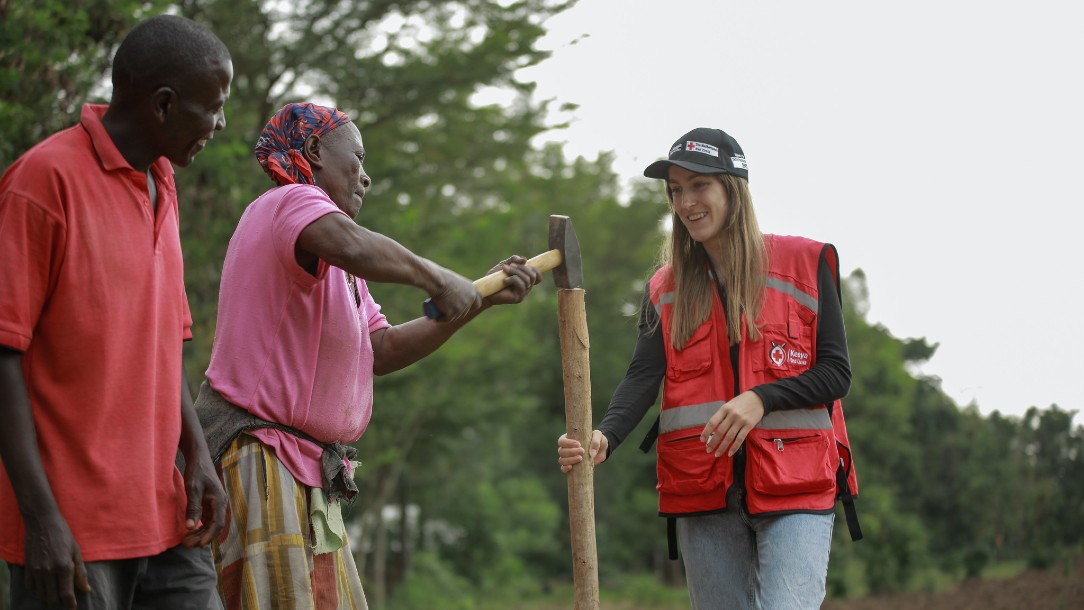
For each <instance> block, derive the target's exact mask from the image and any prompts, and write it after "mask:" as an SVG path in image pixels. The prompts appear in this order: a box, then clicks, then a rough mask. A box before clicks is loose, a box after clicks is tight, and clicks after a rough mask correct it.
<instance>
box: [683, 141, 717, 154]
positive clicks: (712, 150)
mask: <svg viewBox="0 0 1084 610" xmlns="http://www.w3.org/2000/svg"><path fill="white" fill-rule="evenodd" d="M685 150H687V151H689V152H695V153H700V154H702V155H711V156H713V157H718V156H719V147H718V146H712V145H711V144H705V143H703V142H694V141H692V140H689V141H687V142H685Z"/></svg>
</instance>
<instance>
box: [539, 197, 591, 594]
mask: <svg viewBox="0 0 1084 610" xmlns="http://www.w3.org/2000/svg"><path fill="white" fill-rule="evenodd" d="M550 248H551V250H559V251H561V252H562V253H563V254H564V256H563V261H564V262H563V263H562V264H561V265H560V266H558V267H555V268H554V270H553V280H554V283H556V285H557V321H558V325H559V327H560V336H561V368H562V370H563V377H564V385H565V434H567V435H568V438H572V439H576V440H578V441H579V442H580V444H581V445H583V446H584V447H590V446H591V431H592V430H593V427H592V425H591V362H590V358H589V352H590V348H591V341H590V339H589V338H588V335H587V310H586V309H585V307H584V290H583V266H582V265H581V259H580V243H579V241H578V240H577V239H576V232H575V231H574V230H573V228H572V221H571V220H569V218H568V217H567V216H550ZM568 521H569V529H570V531H571V534H572V577H573V584H574V587H575V593H576V602H575V606H574V608H575V610H598V607H599V597H598V554H597V552H596V549H595V491H594V465H593V464H592V462H591V459H590V458H589V457H586V456H585V457H584V460H583V462H580V463H579V464H576V465H575V466H573V467H572V471H571V472H570V473H569V474H568Z"/></svg>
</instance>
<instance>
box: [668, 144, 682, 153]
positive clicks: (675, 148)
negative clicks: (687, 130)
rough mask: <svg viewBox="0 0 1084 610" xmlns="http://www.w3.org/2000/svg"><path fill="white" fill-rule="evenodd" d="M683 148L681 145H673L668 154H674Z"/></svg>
mask: <svg viewBox="0 0 1084 610" xmlns="http://www.w3.org/2000/svg"><path fill="white" fill-rule="evenodd" d="M682 148H684V147H683V146H682V145H681V144H674V147H673V148H671V149H670V154H671V155H672V154H674V153H676V152H678V151H679V150H681V149H682Z"/></svg>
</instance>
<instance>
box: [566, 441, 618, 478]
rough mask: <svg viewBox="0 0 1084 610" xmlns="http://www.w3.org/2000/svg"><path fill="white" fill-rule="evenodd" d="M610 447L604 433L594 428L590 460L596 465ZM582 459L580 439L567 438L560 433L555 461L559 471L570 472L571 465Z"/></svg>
mask: <svg viewBox="0 0 1084 610" xmlns="http://www.w3.org/2000/svg"><path fill="white" fill-rule="evenodd" d="M609 448H610V441H609V440H608V439H607V438H606V435H605V434H603V433H601V432H599V431H598V430H595V431H594V432H592V433H591V462H592V463H593V464H594V465H595V466H598V465H599V464H601V463H603V462H605V461H606V455H607V453H608V449H609ZM582 461H583V446H582V445H580V441H578V440H576V439H574V438H568V435H567V434H562V435H561V437H560V438H558V439H557V463H558V464H560V465H561V472H564V473H566V474H567V473H569V472H572V466H573V465H575V464H579V463H580V462H582Z"/></svg>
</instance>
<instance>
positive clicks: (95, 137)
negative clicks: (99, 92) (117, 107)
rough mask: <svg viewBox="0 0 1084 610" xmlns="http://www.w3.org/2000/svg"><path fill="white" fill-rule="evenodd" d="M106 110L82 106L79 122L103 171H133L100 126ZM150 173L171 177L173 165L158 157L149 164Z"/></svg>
mask: <svg viewBox="0 0 1084 610" xmlns="http://www.w3.org/2000/svg"><path fill="white" fill-rule="evenodd" d="M108 109H109V106H107V105H106V104H83V111H82V113H81V114H80V116H79V122H80V123H81V124H82V125H83V129H86V131H87V134H88V135H89V136H90V142H91V144H93V145H94V152H95V154H97V155H98V160H99V161H100V162H101V164H102V168H103V169H105V170H106V171H114V170H118V169H127V170H129V171H135V168H133V167H132V166H131V164H129V163H128V160H127V159H125V158H124V155H122V154H120V151H119V150H117V145H116V144H114V143H113V138H110V137H109V132H107V131H106V130H105V125H102V117H103V116H105V111H106V110H108ZM151 171H152V172H154V174H155V176H157V177H159V178H165V177H168V176H171V175H173V164H172V163H170V162H169V160H168V159H166V158H165V157H158V158H157V159H155V160H154V163H151Z"/></svg>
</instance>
